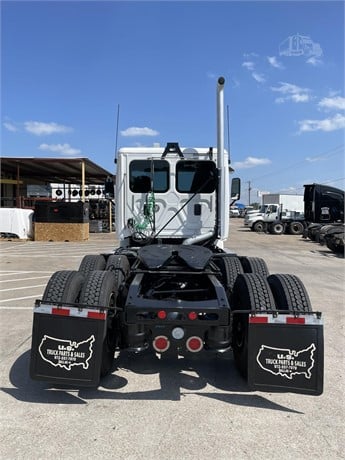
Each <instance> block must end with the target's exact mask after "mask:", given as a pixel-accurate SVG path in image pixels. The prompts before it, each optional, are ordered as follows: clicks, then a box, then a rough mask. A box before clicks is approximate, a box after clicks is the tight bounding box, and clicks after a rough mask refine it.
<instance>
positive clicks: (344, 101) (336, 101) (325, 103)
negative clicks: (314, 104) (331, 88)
mask: <svg viewBox="0 0 345 460" xmlns="http://www.w3.org/2000/svg"><path fill="white" fill-rule="evenodd" d="M318 105H319V107H322V108H325V109H335V110H345V97H340V96H337V97H324V98H323V99H321V101H320V102H319V104H318Z"/></svg>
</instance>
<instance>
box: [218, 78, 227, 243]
mask: <svg viewBox="0 0 345 460" xmlns="http://www.w3.org/2000/svg"><path fill="white" fill-rule="evenodd" d="M224 84H225V79H224V77H219V78H218V84H217V167H218V198H217V199H218V203H217V207H218V216H217V233H218V234H217V237H218V238H219V239H221V240H225V239H226V238H227V237H228V233H229V169H228V159H227V158H226V155H228V154H226V152H225V149H224Z"/></svg>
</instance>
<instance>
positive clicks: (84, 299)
mask: <svg viewBox="0 0 345 460" xmlns="http://www.w3.org/2000/svg"><path fill="white" fill-rule="evenodd" d="M116 294H117V292H116V280H115V275H114V273H112V272H110V271H101V270H95V271H92V272H91V273H90V274H89V276H88V278H87V279H86V281H85V283H84V286H83V289H82V292H81V294H80V303H81V304H84V305H90V306H101V307H105V308H107V309H108V319H107V330H106V335H105V338H104V341H103V352H102V363H101V377H104V376H105V375H107V374H109V372H110V371H111V367H112V364H113V360H114V354H115V348H116V339H117V337H116V334H115V325H114V315H115V299H116Z"/></svg>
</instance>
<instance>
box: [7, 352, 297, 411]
mask: <svg viewBox="0 0 345 460" xmlns="http://www.w3.org/2000/svg"><path fill="white" fill-rule="evenodd" d="M29 361H30V350H29V351H27V352H25V353H24V354H22V355H21V356H20V357H19V358H18V359H17V360H16V361H15V362H14V364H13V366H12V367H11V369H10V374H9V379H10V382H11V384H12V385H13V387H14V388H1V390H2V391H3V392H5V393H7V394H9V395H11V396H12V397H13V398H15V399H17V400H18V401H24V402H30V403H40V404H42V403H43V404H44V403H46V404H87V403H88V401H89V400H100V399H104V400H105V399H107V400H133V401H134V400H136V401H137V400H158V401H159V400H162V401H163V400H165V401H180V400H181V399H182V398H183V397H187V396H188V395H190V394H193V395H198V396H201V397H206V398H212V399H215V400H218V401H222V402H225V403H228V404H233V405H237V406H244V407H257V408H261V409H268V410H278V411H283V412H290V413H301V412H298V411H295V410H294V409H290V408H288V407H284V406H281V405H279V404H276V403H274V402H272V401H270V400H269V399H267V398H266V397H264V396H261V395H258V394H256V393H254V392H250V390H249V388H248V386H247V383H246V382H245V381H244V380H243V379H242V378H241V377H240V376H239V374H238V372H237V370H236V369H235V365H234V362H233V359H232V353H231V352H227V353H224V354H211V353H209V352H202V353H199V354H198V357H196V356H186V357H181V356H180V357H174V356H167V357H165V356H164V358H161V359H160V358H158V356H156V355H155V354H154V353H152V352H145V353H143V354H136V355H133V354H130V353H128V352H121V353H120V354H119V355H118V356H117V358H116V359H115V360H114V366H113V370H112V374H110V375H108V376H107V377H105V378H103V379H102V380H101V382H100V385H99V387H98V388H95V389H88V388H85V389H76V388H72V387H62V386H54V387H52V386H51V385H49V384H48V383H46V382H39V381H34V380H32V379H31V378H30V376H29ZM118 369H121V370H125V371H127V373H128V378H130V377H131V373H132V374H133V373H134V374H158V377H159V382H160V388H159V389H155V390H145V391H134V392H126V391H125V390H124V389H125V387H126V385H127V383H128V380H127V379H126V378H125V377H122V376H119V375H116V373H115V371H116V370H118ZM191 374H193V375H191ZM207 386H208V387H210V386H211V387H213V388H214V391H210V388H208V389H207V391H202V390H203V389H205V388H206V387H207ZM120 390H121V391H120Z"/></svg>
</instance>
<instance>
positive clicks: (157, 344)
mask: <svg viewBox="0 0 345 460" xmlns="http://www.w3.org/2000/svg"><path fill="white" fill-rule="evenodd" d="M152 345H153V348H154V349H155V350H156V351H158V352H159V353H163V352H164V351H167V349H168V348H169V347H170V341H169V339H168V337H165V335H158V336H157V337H156V338H155V339H154V341H153V343H152Z"/></svg>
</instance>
